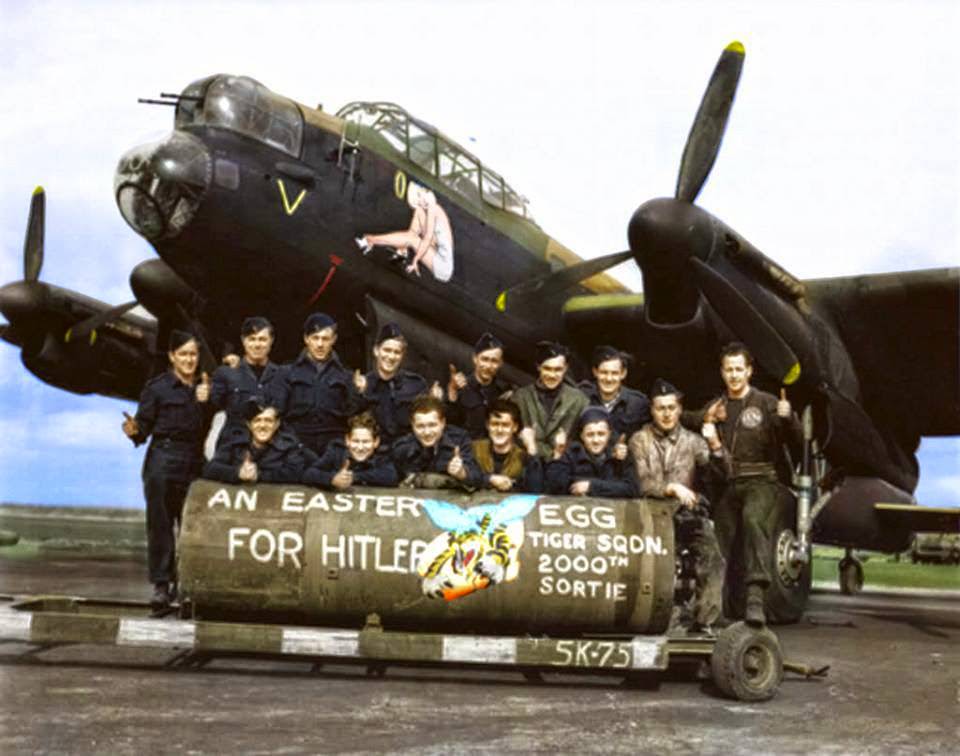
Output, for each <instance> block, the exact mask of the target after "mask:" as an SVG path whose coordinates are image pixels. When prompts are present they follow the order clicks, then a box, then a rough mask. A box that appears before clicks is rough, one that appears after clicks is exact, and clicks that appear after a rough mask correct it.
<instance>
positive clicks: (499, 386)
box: [447, 375, 516, 439]
mask: <svg viewBox="0 0 960 756" xmlns="http://www.w3.org/2000/svg"><path fill="white" fill-rule="evenodd" d="M514 388H516V386H514V385H513V384H512V383H510V382H509V381H506V380H504V379H503V378H501V377H500V376H499V375H496V376H494V378H493V380H492V381H490V383H488V384H487V385H486V386H484V385H483V384H481V383H480V382H479V381H478V380H477V377H476V375H471V376H470V377H469V378H467V385H466V386H464V387H463V388H462V389H460V390H459V391H458V392H457V401H455V402H447V419H448V420H449V421H450V422H451V423H453V424H454V425H459V426H460V427H461V428H463V429H464V430H465V431H466V432H467V433H469V434H470V438H473V439H479V438H486V437H487V408H488V407H489V406H490V405H491V404H493V402H495V401H496V400H497V399H499V398H500V397H501V396H503V395H504V394H505V393H507V392H508V391H512V390H513V389H514Z"/></svg>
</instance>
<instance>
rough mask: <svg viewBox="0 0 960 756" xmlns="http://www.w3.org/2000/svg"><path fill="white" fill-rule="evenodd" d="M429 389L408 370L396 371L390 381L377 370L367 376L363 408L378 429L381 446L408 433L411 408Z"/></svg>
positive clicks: (419, 377) (385, 445)
mask: <svg viewBox="0 0 960 756" xmlns="http://www.w3.org/2000/svg"><path fill="white" fill-rule="evenodd" d="M429 389H430V386H429V384H428V383H427V381H426V379H425V378H423V376H420V375H417V374H416V373H413V372H411V371H409V370H398V371H397V374H396V375H394V376H393V378H391V379H390V380H389V381H385V380H383V379H382V378H381V377H380V375H379V373H377V371H376V370H371V371H370V372H369V373H367V390H366V392H365V393H364V395H363V401H362V409H370V410H371V411H372V412H373V415H374V417H375V418H376V419H377V425H378V426H379V427H380V441H381V443H382V444H383V445H384V447H386V448H389V447H390V445H391V444H392V443H393V442H394V441H395V440H396V439H398V438H400V437H401V436H403V435H404V434H406V433H409V432H410V405H411V404H413V400H414V399H416V398H417V397H418V396H420V395H421V394H426V393H427V391H429Z"/></svg>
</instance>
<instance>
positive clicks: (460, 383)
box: [447, 362, 467, 402]
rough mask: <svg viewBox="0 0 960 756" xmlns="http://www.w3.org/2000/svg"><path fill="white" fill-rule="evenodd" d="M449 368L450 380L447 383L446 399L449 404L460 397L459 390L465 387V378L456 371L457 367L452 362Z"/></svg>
mask: <svg viewBox="0 0 960 756" xmlns="http://www.w3.org/2000/svg"><path fill="white" fill-rule="evenodd" d="M449 367H450V380H449V381H447V399H448V400H449V401H451V402H455V401H457V397H458V396H459V395H460V389H462V388H464V387H465V386H466V385H467V376H465V375H464V374H463V373H461V372H460V371H459V370H457V366H456V365H454V364H453V363H452V362H451V363H450V365H449Z"/></svg>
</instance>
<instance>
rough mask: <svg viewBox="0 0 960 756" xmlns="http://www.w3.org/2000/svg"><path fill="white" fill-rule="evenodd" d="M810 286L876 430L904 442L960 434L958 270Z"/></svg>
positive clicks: (810, 283)
mask: <svg viewBox="0 0 960 756" xmlns="http://www.w3.org/2000/svg"><path fill="white" fill-rule="evenodd" d="M805 284H806V286H807V291H808V293H809V297H810V300H811V302H812V303H814V304H816V305H818V309H819V310H820V311H821V312H824V313H826V315H827V316H828V317H830V318H831V319H832V321H833V325H834V326H835V327H836V329H837V331H838V332H839V333H840V335H841V337H842V339H843V342H844V345H845V346H846V348H847V350H848V351H849V353H850V357H851V359H852V361H853V364H854V366H855V368H856V372H857V375H858V377H859V383H860V390H861V392H862V402H863V407H864V409H865V410H866V411H867V413H868V414H869V415H870V416H871V417H873V418H874V419H875V421H876V422H877V423H878V425H881V426H885V427H888V428H891V429H894V431H895V433H896V435H897V436H899V437H900V438H904V439H907V438H916V439H919V437H920V436H940V435H956V434H960V335H958V334H960V268H942V269H938V270H919V271H908V272H903V273H884V274H880V275H869V276H854V277H849V278H832V279H821V280H814V281H807V282H805Z"/></svg>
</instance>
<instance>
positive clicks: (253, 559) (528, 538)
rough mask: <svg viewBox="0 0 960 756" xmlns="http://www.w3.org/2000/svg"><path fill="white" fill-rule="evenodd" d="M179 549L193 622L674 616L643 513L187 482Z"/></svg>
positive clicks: (657, 627)
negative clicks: (239, 618) (187, 489)
mask: <svg viewBox="0 0 960 756" xmlns="http://www.w3.org/2000/svg"><path fill="white" fill-rule="evenodd" d="M178 548H179V579H180V590H181V594H182V597H183V598H184V599H185V600H186V601H189V603H190V606H191V607H192V609H193V613H194V615H195V616H196V617H198V618H205V619H209V618H236V617H242V618H244V619H249V620H270V621H273V622H276V621H282V622H295V623H306V624H318V625H327V626H339V627H360V626H362V625H363V624H364V623H365V621H366V619H367V617H368V615H370V614H372V613H376V614H377V615H379V617H380V620H381V622H382V624H383V626H384V627H387V628H390V629H394V628H398V629H399V628H410V629H421V630H440V629H442V630H447V631H459V632H479V631H483V632H495V633H508V632H510V633H516V632H527V633H530V632H554V633H555V632H560V631H562V632H594V633H601V632H602V633H627V634H639V633H661V632H663V631H664V630H665V629H666V627H667V624H668V622H669V619H670V612H671V608H672V605H673V591H674V575H675V566H674V553H673V552H674V535H673V508H672V507H671V506H670V505H669V504H668V503H666V502H662V501H656V500H645V499H637V500H614V499H596V498H589V497H587V498H584V497H564V496H546V495H540V496H534V495H526V494H502V493H497V492H481V493H476V494H472V495H466V494H462V493H458V492H453V491H422V490H412V489H375V488H362V489H352V490H350V491H347V492H330V491H318V490H316V489H311V488H306V487H303V486H296V485H257V486H230V485H223V484H219V483H215V482H212V481H206V480H199V481H196V482H195V483H194V484H193V485H192V486H191V488H190V492H189V494H188V496H187V500H186V503H185V506H184V516H183V525H182V528H181V532H180V540H179V547H178Z"/></svg>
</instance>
